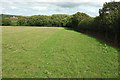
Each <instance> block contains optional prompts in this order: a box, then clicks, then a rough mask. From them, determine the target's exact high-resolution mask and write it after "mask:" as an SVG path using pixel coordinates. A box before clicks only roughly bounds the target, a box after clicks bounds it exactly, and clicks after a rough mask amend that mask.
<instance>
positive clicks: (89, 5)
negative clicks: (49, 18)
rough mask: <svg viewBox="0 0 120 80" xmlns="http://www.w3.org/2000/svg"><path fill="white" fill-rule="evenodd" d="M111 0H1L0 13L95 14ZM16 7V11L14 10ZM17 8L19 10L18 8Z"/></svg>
mask: <svg viewBox="0 0 120 80" xmlns="http://www.w3.org/2000/svg"><path fill="white" fill-rule="evenodd" d="M110 1H111V0H2V1H1V3H0V4H2V8H0V13H1V11H3V13H6V12H8V13H11V14H18V15H37V14H42V15H51V14H55V13H57V14H73V13H76V12H78V11H79V12H84V13H87V14H88V15H90V16H97V15H98V14H99V13H98V12H99V9H100V8H102V5H103V3H104V2H110ZM115 1H120V0H115ZM16 9H17V11H16ZM18 9H19V10H18Z"/></svg>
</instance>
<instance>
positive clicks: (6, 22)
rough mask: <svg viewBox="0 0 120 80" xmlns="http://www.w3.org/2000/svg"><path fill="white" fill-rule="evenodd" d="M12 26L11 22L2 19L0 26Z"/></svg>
mask: <svg viewBox="0 0 120 80" xmlns="http://www.w3.org/2000/svg"><path fill="white" fill-rule="evenodd" d="M10 25H12V22H11V21H10V20H9V19H5V18H3V19H2V26H10Z"/></svg>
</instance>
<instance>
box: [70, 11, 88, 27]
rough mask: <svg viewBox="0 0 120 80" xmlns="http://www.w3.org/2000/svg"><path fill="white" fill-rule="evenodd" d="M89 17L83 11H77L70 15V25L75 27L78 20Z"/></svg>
mask: <svg viewBox="0 0 120 80" xmlns="http://www.w3.org/2000/svg"><path fill="white" fill-rule="evenodd" d="M87 17H89V16H88V15H87V14H85V13H80V12H77V13H76V14H74V15H73V17H72V26H73V27H74V28H75V27H76V28H77V27H78V24H79V22H80V21H82V20H83V19H84V18H87Z"/></svg>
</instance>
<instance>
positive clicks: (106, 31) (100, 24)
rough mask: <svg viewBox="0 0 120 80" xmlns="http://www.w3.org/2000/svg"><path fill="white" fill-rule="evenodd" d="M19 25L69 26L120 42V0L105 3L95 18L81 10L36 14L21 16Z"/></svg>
mask: <svg viewBox="0 0 120 80" xmlns="http://www.w3.org/2000/svg"><path fill="white" fill-rule="evenodd" d="M4 23H5V20H3V24H4ZM7 23H8V22H7ZM7 25H8V24H7ZM17 25H18V26H48V27H49V26H50V27H69V28H73V29H75V30H77V31H80V30H81V31H84V32H92V33H96V34H97V33H99V34H100V35H102V36H104V37H105V38H109V39H111V40H114V41H115V42H120V2H108V3H104V5H103V8H102V9H100V10H99V16H97V17H94V18H93V17H90V16H88V15H87V14H85V13H80V12H77V13H76V14H73V15H66V14H54V15H52V16H46V15H34V16H30V17H24V18H20V19H19V20H18V22H17Z"/></svg>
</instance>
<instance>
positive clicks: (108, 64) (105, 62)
mask: <svg viewBox="0 0 120 80" xmlns="http://www.w3.org/2000/svg"><path fill="white" fill-rule="evenodd" d="M2 30H3V32H2V35H3V36H2V71H3V72H2V76H3V78H48V77H49V78H58V77H59V78H117V77H118V65H119V63H118V56H119V55H118V49H116V48H114V47H112V46H109V45H108V44H106V43H104V42H102V41H100V40H98V39H96V38H93V37H90V36H88V35H84V34H82V33H79V32H75V31H73V30H66V29H65V28H61V27H59V28H57V27H10V26H9V27H3V29H2Z"/></svg>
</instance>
